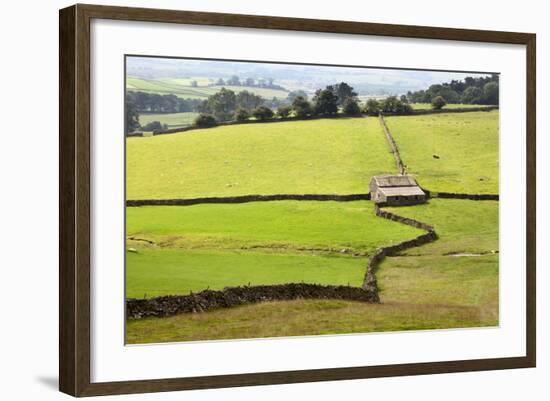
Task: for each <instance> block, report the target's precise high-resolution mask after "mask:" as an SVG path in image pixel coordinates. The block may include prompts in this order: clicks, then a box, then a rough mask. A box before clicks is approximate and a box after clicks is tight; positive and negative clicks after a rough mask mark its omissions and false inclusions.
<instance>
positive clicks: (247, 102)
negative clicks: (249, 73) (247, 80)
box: [236, 90, 264, 111]
mask: <svg viewBox="0 0 550 401" xmlns="http://www.w3.org/2000/svg"><path fill="white" fill-rule="evenodd" d="M236 101H237V107H240V108H243V109H246V110H249V111H250V110H254V109H255V108H256V107H259V106H261V105H262V103H263V102H264V99H263V98H262V97H261V96H258V95H256V94H254V93H252V92H249V91H247V90H244V91H241V92H239V93H237V98H236Z"/></svg>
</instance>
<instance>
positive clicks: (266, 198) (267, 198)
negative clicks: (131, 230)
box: [126, 193, 370, 207]
mask: <svg viewBox="0 0 550 401" xmlns="http://www.w3.org/2000/svg"><path fill="white" fill-rule="evenodd" d="M281 200H300V201H337V202H351V201H357V200H370V194H368V193H367V194H349V195H336V194H273V195H242V196H224V197H206V198H188V199H133V200H126V206H130V207H131V206H189V205H198V204H203V203H248V202H271V201H281Z"/></svg>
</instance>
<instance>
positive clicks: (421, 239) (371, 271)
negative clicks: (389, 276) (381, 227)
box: [362, 204, 437, 294]
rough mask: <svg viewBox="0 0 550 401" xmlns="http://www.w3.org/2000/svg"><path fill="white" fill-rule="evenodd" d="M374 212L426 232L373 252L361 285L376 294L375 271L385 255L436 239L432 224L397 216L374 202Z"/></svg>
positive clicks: (394, 253)
mask: <svg viewBox="0 0 550 401" xmlns="http://www.w3.org/2000/svg"><path fill="white" fill-rule="evenodd" d="M374 212H375V213H376V215H377V216H379V217H382V218H384V219H387V220H392V221H397V222H399V223H401V224H406V225H408V226H412V227H415V228H420V229H422V230H425V231H427V232H426V233H424V234H420V235H418V236H417V237H415V238H413V239H410V240H405V241H401V242H399V243H397V244H395V245H389V246H383V247H381V248H379V249H378V250H377V251H376V252H375V253H374V255H373V256H372V258H371V259H370V260H369V264H368V266H367V272H366V274H365V279H364V281H363V286H362V287H363V289H365V290H367V291H376V293H377V294H378V290H379V289H378V281H377V279H376V271H377V270H378V267H379V266H380V263H381V262H382V261H383V260H384V259H385V258H386V256H395V255H396V254H398V253H399V252H402V251H404V250H406V249H409V248H415V247H417V246H420V245H424V244H427V243H429V242H433V241H435V240H436V239H437V233H436V232H435V229H434V228H433V226H431V225H429V224H426V223H423V222H421V221H418V220H415V219H411V218H408V217H403V216H399V215H398V214H395V213H392V212H387V211H385V210H382V209H381V208H380V207H379V206H378V205H376V204H375V205H374Z"/></svg>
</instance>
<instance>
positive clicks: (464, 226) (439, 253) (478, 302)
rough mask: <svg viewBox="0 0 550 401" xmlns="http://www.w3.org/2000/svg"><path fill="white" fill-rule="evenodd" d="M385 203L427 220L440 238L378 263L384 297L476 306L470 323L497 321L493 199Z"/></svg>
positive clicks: (495, 209)
mask: <svg viewBox="0 0 550 401" xmlns="http://www.w3.org/2000/svg"><path fill="white" fill-rule="evenodd" d="M387 209H388V210H390V211H393V212H396V213H400V214H401V215H403V216H406V217H412V218H414V219H418V220H421V221H428V222H430V223H431V224H433V225H434V227H435V230H436V232H437V233H438V235H439V239H438V240H437V241H435V242H433V243H430V244H426V245H424V246H421V247H417V248H412V249H409V250H407V251H405V252H404V253H403V254H402V255H401V256H398V257H392V258H387V259H386V260H385V261H384V262H383V263H382V265H381V266H380V269H379V271H378V273H377V277H378V280H379V285H380V289H381V292H380V296H381V298H382V300H383V302H390V303H403V302H406V303H416V304H424V305H434V307H438V308H447V307H468V308H475V311H476V314H475V318H472V321H471V323H472V324H474V325H478V326H492V325H496V324H498V253H497V252H498V227H499V225H498V221H499V220H498V219H499V206H498V202H495V201H470V200H454V199H431V200H430V202H429V203H428V204H425V205H418V206H414V207H408V208H387ZM457 255H463V256H457ZM466 255H470V256H466Z"/></svg>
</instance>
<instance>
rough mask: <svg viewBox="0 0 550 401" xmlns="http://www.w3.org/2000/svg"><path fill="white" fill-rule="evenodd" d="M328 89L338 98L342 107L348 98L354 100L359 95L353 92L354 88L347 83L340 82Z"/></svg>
mask: <svg viewBox="0 0 550 401" xmlns="http://www.w3.org/2000/svg"><path fill="white" fill-rule="evenodd" d="M326 89H328V90H330V91H331V92H332V93H334V94H335V95H336V96H337V97H338V105H339V106H342V105H343V104H344V102H345V101H346V99H347V98H354V97H355V96H357V93H355V92H354V91H353V88H352V87H351V86H349V85H348V84H347V83H345V82H340V83H339V84H336V85H329V86H327V87H326Z"/></svg>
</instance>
